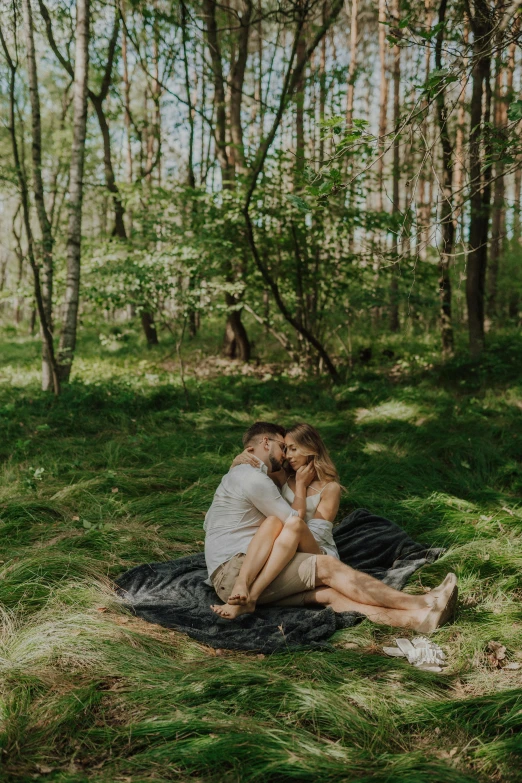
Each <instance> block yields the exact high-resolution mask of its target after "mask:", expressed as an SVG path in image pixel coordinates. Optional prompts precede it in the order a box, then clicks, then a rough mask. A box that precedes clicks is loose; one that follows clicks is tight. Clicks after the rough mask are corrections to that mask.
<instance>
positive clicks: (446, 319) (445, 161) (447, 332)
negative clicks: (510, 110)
mask: <svg viewBox="0 0 522 783" xmlns="http://www.w3.org/2000/svg"><path fill="white" fill-rule="evenodd" d="M446 7H447V0H441V3H440V6H439V31H438V33H437V40H436V44H435V67H436V68H437V70H439V71H441V70H442V67H443V65H442V44H443V40H444V30H445V19H446ZM437 118H438V121H439V131H440V141H441V145H442V203H441V211H440V225H441V230H442V242H441V249H440V259H439V299H440V332H441V339H442V354H443V356H445V357H448V356H451V355H452V354H453V326H452V319H451V277H450V264H451V259H452V256H453V245H454V241H455V223H454V222H453V157H452V156H453V149H452V146H451V142H450V137H449V128H448V114H447V109H446V95H445V90H444V89H442V88H441V89H439V91H438V93H437Z"/></svg>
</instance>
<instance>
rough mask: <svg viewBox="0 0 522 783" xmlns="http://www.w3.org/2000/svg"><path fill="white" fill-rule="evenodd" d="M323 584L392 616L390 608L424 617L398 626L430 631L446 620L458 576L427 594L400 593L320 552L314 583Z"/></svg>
mask: <svg viewBox="0 0 522 783" xmlns="http://www.w3.org/2000/svg"><path fill="white" fill-rule="evenodd" d="M323 585H325V586H327V587H330V588H333V590H335V591H336V592H337V593H340V594H341V595H343V596H344V597H345V598H348V599H349V600H351V601H352V602H355V603H357V604H360V605H363V606H373V607H376V609H378V610H379V611H381V610H386V614H387V616H389V617H395V615H394V614H390V611H389V610H393V612H394V611H396V610H398V611H405V612H408V613H409V614H410V615H411V617H412V618H413V619H414V620H415V621H416V619H418V618H419V617H420V616H421V617H422V618H423V620H422V623H421V624H420V625H416V626H411V625H408V626H404V625H401V626H399V627H403V628H404V627H415V628H416V630H418V631H421V632H423V633H431V631H434V630H435V628H437V627H438V626H439V625H442V624H443V623H445V622H447V620H448V619H449V616H450V615H451V614H452V612H453V610H454V608H455V604H456V600H457V577H456V576H455V574H448V575H447V576H446V578H445V579H444V581H443V582H442V583H441V584H440V585H439V586H438V587H436V588H434V589H433V590H431V591H430V592H429V593H426V594H424V595H408V593H402V592H401V591H400V590H395V589H394V588H393V587H389V586H388V585H385V584H383V583H382V582H380V581H379V580H378V579H374V578H373V577H372V576H368V574H363V573H362V572H361V571H355V570H354V569H353V568H350V566H347V565H345V564H344V563H341V561H340V560H337V559H336V558H334V557H330V556H329V555H320V556H319V557H318V558H317V571H316V586H317V587H321V586H323ZM342 611H352V610H342ZM419 613H420V614H419ZM363 614H367V612H363ZM374 614H375V613H374ZM375 616H377V614H375ZM399 617H400V616H399ZM388 624H392V623H388Z"/></svg>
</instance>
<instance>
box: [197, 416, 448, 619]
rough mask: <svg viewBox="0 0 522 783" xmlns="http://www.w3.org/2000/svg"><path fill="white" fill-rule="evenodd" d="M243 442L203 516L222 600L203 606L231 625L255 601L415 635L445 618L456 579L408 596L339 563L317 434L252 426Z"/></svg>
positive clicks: (327, 472) (330, 486)
mask: <svg viewBox="0 0 522 783" xmlns="http://www.w3.org/2000/svg"><path fill="white" fill-rule="evenodd" d="M243 445H244V446H245V450H244V451H243V452H242V454H240V455H239V456H238V457H236V459H235V460H234V462H233V463H232V466H231V468H230V470H229V472H228V473H227V474H226V476H224V477H223V479H222V481H221V484H220V485H219V487H218V489H217V491H216V494H215V495H214V500H213V502H212V505H211V507H210V509H209V510H208V512H207V515H206V518H205V525H204V527H205V558H206V562H207V567H208V572H209V581H208V584H212V585H213V587H214V589H215V591H216V593H217V595H218V596H219V598H220V599H221V600H222V601H223V602H224V603H223V605H215V606H212V610H213V611H214V612H215V613H216V614H218V615H219V616H220V617H222V618H224V619H227V620H233V619H234V618H236V617H238V616H240V615H242V614H245V613H249V612H253V611H255V608H256V605H257V604H276V605H277V606H308V605H311V606H330V607H331V608H332V609H333V610H334V611H335V612H360V613H361V614H363V615H365V616H366V617H368V618H369V619H370V620H372V621H373V622H374V623H379V624H383V625H391V626H396V627H398V628H411V629H414V630H415V631H418V632H420V633H430V632H432V631H434V630H435V629H436V628H438V627H439V626H441V625H443V624H444V623H445V622H447V621H448V620H449V619H450V617H451V616H452V614H453V612H454V609H455V604H456V600H457V578H456V576H455V574H448V575H447V576H446V578H445V579H444V581H443V582H442V583H441V584H440V585H439V586H438V587H436V588H434V589H433V590H431V592H429V593H427V594H426V595H407V594H405V593H402V592H400V591H398V590H394V589H393V588H392V587H388V586H387V585H385V584H383V583H382V582H380V581H379V580H378V579H374V578H373V577H371V576H368V575H367V574H364V573H362V572H361V571H356V570H354V569H353V568H350V566H347V565H345V564H344V563H342V562H341V561H340V560H339V555H338V553H337V549H336V547H335V543H334V540H333V536H332V523H333V521H334V519H335V516H336V514H337V511H338V509H339V500H340V495H341V487H340V484H339V481H338V475H337V471H336V469H335V466H334V464H333V462H332V460H331V458H330V456H329V454H328V451H327V449H326V447H325V445H324V443H323V441H322V439H321V436H320V435H319V433H318V432H317V430H315V429H314V428H313V427H311V426H310V425H309V424H296V425H295V426H294V427H292V428H291V429H289V430H285V429H284V428H283V427H280V426H278V425H276V424H270V423H267V422H256V423H255V424H253V425H252V426H251V427H250V428H249V429H248V430H247V432H246V433H245V435H244V436H243Z"/></svg>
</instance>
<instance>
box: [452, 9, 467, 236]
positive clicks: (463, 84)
mask: <svg viewBox="0 0 522 783" xmlns="http://www.w3.org/2000/svg"><path fill="white" fill-rule="evenodd" d="M468 36H469V29H468V23H467V21H466V20H465V21H464V31H463V36H462V39H463V43H464V45H465V46H467V43H468ZM467 67H468V58H467V57H465V58H464V60H463V68H462V76H461V80H460V94H459V98H458V109H457V130H456V137H455V218H454V220H455V226H457V225H458V221H459V218H461V217H462V220H461V224H462V226H461V234H463V232H464V214H463V207H462V205H463V202H464V193H463V187H464V131H465V128H466V88H467V84H468V71H467Z"/></svg>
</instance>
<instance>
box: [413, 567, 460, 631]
mask: <svg viewBox="0 0 522 783" xmlns="http://www.w3.org/2000/svg"><path fill="white" fill-rule="evenodd" d="M458 592H459V591H458V587H457V577H456V576H455V574H448V575H447V577H446V579H445V580H444V581H443V582H442V584H440V585H439V586H438V587H436V588H435V589H434V590H432V591H431V593H429V594H428V595H431V596H432V600H431V601H430V605H431V606H430V609H429V610H428V612H427V613H426V615H425V617H424V619H423V621H422V623H421V624H420V625H418V626H417V628H416V629H415V630H416V631H417V632H418V633H433V631H435V630H436V629H437V628H440V627H441V625H445V624H446V623H447V622H449V621H450V620H451V618H452V617H453V614H454V613H455V607H456V605H457V597H458ZM433 599H435V600H433Z"/></svg>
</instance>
